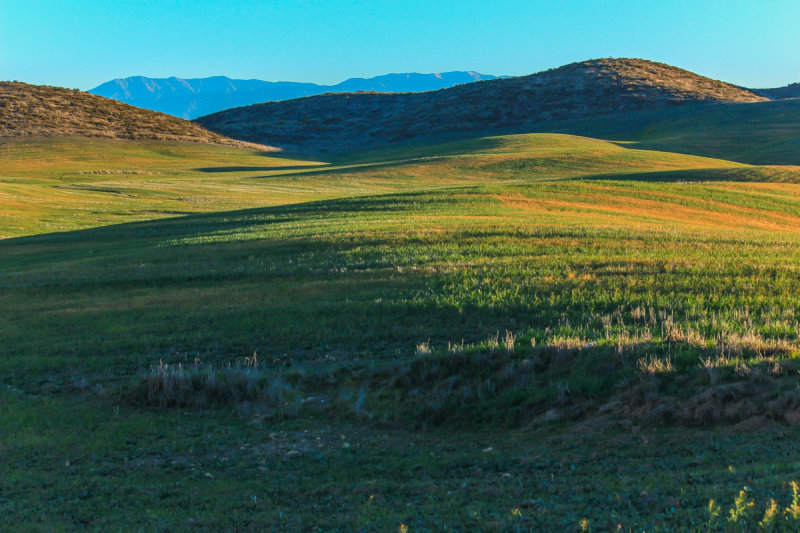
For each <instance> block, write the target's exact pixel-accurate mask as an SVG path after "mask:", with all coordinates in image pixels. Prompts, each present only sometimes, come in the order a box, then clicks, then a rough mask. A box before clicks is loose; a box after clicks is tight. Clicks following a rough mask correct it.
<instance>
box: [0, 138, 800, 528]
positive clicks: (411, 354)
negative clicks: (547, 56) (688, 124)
mask: <svg viewBox="0 0 800 533" xmlns="http://www.w3.org/2000/svg"><path fill="white" fill-rule="evenodd" d="M631 146H634V145H629V144H626V143H612V142H607V141H602V140H597V139H590V138H585V137H576V136H570V135H552V134H531V135H514V136H503V137H488V138H481V139H473V140H461V141H452V142H442V143H439V144H436V145H413V144H409V145H405V146H402V147H395V148H392V149H385V150H380V151H378V150H376V151H373V152H366V153H362V154H358V155H357V156H352V157H349V158H348V159H341V160H334V161H330V162H321V161H320V162H316V161H309V160H307V159H302V158H291V157H288V156H281V155H280V154H276V153H273V152H263V153H262V152H253V151H247V150H244V149H239V148H231V147H212V146H199V145H188V144H176V143H171V144H170V143H163V142H162V143H156V142H152V143H133V142H123V141H107V140H105V141H101V140H75V139H72V140H70V139H62V140H58V141H53V140H33V141H20V142H10V143H6V144H4V145H2V147H0V202H2V205H3V212H2V213H0V235H2V236H4V237H7V238H6V239H4V240H0V338H2V342H3V345H2V348H1V350H2V352H1V353H0V356H1V357H0V369H1V371H2V375H3V384H2V386H3V389H2V391H1V392H0V398H2V402H3V404H4V405H6V406H7V408H6V409H4V410H3V414H2V415H0V450H2V455H3V457H5V458H6V460H5V461H4V462H3V464H2V465H0V469H1V470H0V476H1V478H2V481H0V516H2V517H3V519H4V520H5V521H7V522H8V523H9V524H12V525H14V527H15V528H17V529H22V530H24V529H44V530H60V529H64V530H69V529H76V528H93V529H104V530H107V529H120V528H126V527H130V526H133V527H135V528H139V529H156V530H161V529H175V528H190V527H196V528H200V529H202V528H205V529H208V530H218V529H226V528H227V529H232V528H234V527H238V528H242V529H253V530H255V529H264V528H267V529H270V528H271V529H279V528H283V529H289V530H302V529H306V528H307V524H309V523H314V524H318V525H319V527H320V528H321V529H324V530H330V529H342V530H397V529H398V528H400V527H401V524H403V525H405V526H407V528H408V530H409V531H435V530H442V529H443V528H444V527H445V526H447V527H449V528H451V529H455V530H515V529H516V530H529V529H534V530H536V529H537V528H542V527H544V526H545V525H547V526H549V527H551V528H555V529H559V528H560V529H564V530H570V529H575V530H579V529H580V528H581V527H585V528H587V529H588V528H593V530H600V531H605V530H613V529H614V528H616V527H617V525H621V527H622V530H642V529H646V530H658V529H660V530H676V529H677V530H680V529H685V530H696V529H705V528H706V526H708V528H709V529H710V530H715V529H717V528H722V527H727V526H731V524H732V522H729V521H726V520H727V517H728V511H729V509H730V508H731V507H732V506H733V504H734V503H733V501H734V497H735V496H736V495H737V494H738V493H739V491H740V490H742V489H743V488H744V487H747V489H746V492H745V495H746V497H747V498H749V499H750V500H752V501H754V502H755V503H756V505H755V507H754V508H747V509H745V510H744V511H743V513H744V515H743V516H742V518H741V522H737V523H736V524H737V526H738V525H741V526H742V529H743V530H749V529H750V528H751V527H752V528H755V527H757V525H756V524H757V522H758V521H759V520H761V519H762V518H763V515H764V510H765V508H767V507H768V505H769V503H768V502H769V500H770V499H775V500H777V501H778V503H779V504H780V514H779V516H778V518H777V519H776V520H777V522H776V524H777V526H779V527H785V528H786V529H787V530H792V529H795V528H794V524H793V523H792V522H790V520H792V519H793V516H792V514H791V513H785V512H784V509H785V508H787V507H790V505H791V503H792V501H791V496H792V488H791V486H790V482H792V481H795V480H800V466H799V465H800V455H798V451H797V447H796V446H795V445H794V442H796V438H797V436H798V433H797V429H796V424H797V423H798V422H800V393H798V390H797V389H798V378H797V376H798V370H800V360H798V355H799V354H800V339H798V337H797V331H798V320H800V302H799V301H798V297H797V295H798V294H800V276H798V274H799V273H798V268H800V267H798V265H800V248H799V247H798V244H800V171H798V170H797V169H796V168H795V167H788V166H784V167H780V166H752V165H747V164H743V163H737V162H732V161H727V160H723V159H709V158H704V157H699V156H691V155H682V154H676V153H669V152H655V151H647V150H636V149H632V148H631ZM720 151H721V150H718V152H720ZM715 155H721V154H715ZM725 156H726V157H730V158H731V159H735V154H732V153H731V154H725ZM65 450H66V451H65ZM22 472H24V475H23V474H22ZM41 495H46V498H42V497H41ZM710 499H715V500H717V502H719V505H721V506H723V509H722V516H720V517H716V518H715V517H714V516H713V512H712V513H711V514H709V500H710ZM112 509H113V513H112V512H111V511H112ZM796 510H797V509H796ZM712 511H713V507H712ZM798 514H800V513H798ZM795 518H796V517H795ZM583 521H585V522H584V523H583V525H581V523H582V522H583Z"/></svg>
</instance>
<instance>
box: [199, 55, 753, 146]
mask: <svg viewBox="0 0 800 533" xmlns="http://www.w3.org/2000/svg"><path fill="white" fill-rule="evenodd" d="M763 100H766V98H764V97H762V96H758V95H756V94H753V93H752V92H750V91H747V90H745V89H742V88H739V87H736V86H734V85H731V84H728V83H724V82H720V81H716V80H712V79H709V78H706V77H703V76H699V75H697V74H694V73H692V72H689V71H686V70H682V69H679V68H676V67H672V66H669V65H665V64H662V63H655V62H652V61H646V60H642V59H595V60H591V61H584V62H581V63H573V64H570V65H566V66H563V67H560V68H557V69H552V70H548V71H545V72H540V73H537V74H532V75H529V76H522V77H515V78H503V79H495V80H490V81H483V82H477V83H470V84H465V85H459V86H456V87H452V88H449V89H442V90H439V91H433V92H424V93H404V94H384V93H367V94H364V93H347V94H325V95H319V96H312V97H306V98H300V99H295V100H289V101H284V102H267V103H262V104H256V105H252V106H247V107H242V108H235V109H229V110H226V111H221V112H219V113H214V114H212V115H208V116H204V117H201V118H199V119H197V123H199V124H201V125H203V126H205V127H207V128H209V129H210V130H212V131H216V132H219V133H221V134H224V135H228V136H231V137H234V138H239V139H244V140H248V141H251V142H261V143H269V144H274V145H279V146H283V147H285V148H288V149H291V150H297V151H304V152H321V153H341V152H346V151H350V150H356V149H361V148H366V147H370V146H376V145H380V144H384V143H389V142H394V141H401V140H406V139H412V138H415V137H421V136H429V135H436V134H450V133H459V132H485V131H492V130H501V129H508V128H518V127H521V126H524V125H532V124H537V123H541V122H548V121H554V120H564V119H575V118H584V117H592V116H599V115H607V114H614V113H620V112H629V111H635V110H644V109H659V108H666V107H672V106H676V105H679V104H685V103H698V102H704V103H705V102H758V101H763Z"/></svg>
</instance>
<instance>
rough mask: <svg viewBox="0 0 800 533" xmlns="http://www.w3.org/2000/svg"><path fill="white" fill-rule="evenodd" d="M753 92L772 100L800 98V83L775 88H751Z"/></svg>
mask: <svg viewBox="0 0 800 533" xmlns="http://www.w3.org/2000/svg"><path fill="white" fill-rule="evenodd" d="M750 91H751V92H753V93H755V94H757V95H759V96H764V97H766V98H769V99H770V100H783V99H785V98H800V83H790V84H789V85H786V86H785V87H775V88H773V89H750Z"/></svg>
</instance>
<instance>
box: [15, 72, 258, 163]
mask: <svg viewBox="0 0 800 533" xmlns="http://www.w3.org/2000/svg"><path fill="white" fill-rule="evenodd" d="M55 136H78V137H104V138H114V139H134V140H144V139H156V140H164V141H188V142H199V143H215V144H228V145H245V144H247V143H243V142H241V141H236V140H233V139H229V138H227V137H225V136H223V135H220V134H218V133H214V132H211V131H208V130H207V129H205V128H203V127H202V126H200V125H198V124H194V123H192V122H189V121H186V120H182V119H179V118H176V117H173V116H170V115H165V114H163V113H157V112H155V111H150V110H147V109H139V108H137V107H133V106H130V105H127V104H123V103H121V102H117V101H116V100H111V99H108V98H103V97H102V96H96V95H93V94H89V93H87V92H83V91H78V90H73V89H64V88H61V87H51V86H47V85H30V84H27V83H20V82H0V138H14V137H55ZM262 148H263V147H262Z"/></svg>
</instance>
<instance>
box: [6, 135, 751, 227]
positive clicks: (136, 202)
mask: <svg viewBox="0 0 800 533" xmlns="http://www.w3.org/2000/svg"><path fill="white" fill-rule="evenodd" d="M723 167H729V168H738V167H741V165H738V164H736V163H730V162H726V161H719V160H712V159H704V158H697V157H689V156H683V155H676V154H669V153H660V152H651V151H641V150H630V149H626V148H623V147H619V146H616V145H614V144H612V143H609V142H605V141H600V140H595V139H587V138H580V137H573V136H564V135H548V134H545V135H523V136H507V137H493V138H483V139H473V140H469V141H460V142H455V143H445V144H441V145H434V146H430V145H428V146H421V147H420V146H417V147H412V148H405V149H402V150H398V149H389V150H383V151H381V152H373V153H367V154H361V155H358V156H352V157H350V158H348V159H344V160H340V161H335V162H334V164H325V163H322V162H317V161H308V160H298V159H292V158H290V157H283V156H278V155H276V154H275V153H272V152H267V153H264V152H258V151H252V150H246V149H242V148H235V147H223V146H214V145H199V144H189V143H167V142H157V141H147V142H133V141H121V140H116V141H115V140H98V139H78V138H75V139H65V138H57V139H43V140H42V139H39V140H22V141H9V142H5V143H1V144H0V199H1V200H2V202H3V210H2V211H0V237H12V236H19V235H27V234H35V233H42V232H53V231H63V230H71V229H79V228H87V227H93V226H101V225H106V224H113V223H119V222H128V221H134V220H149V219H154V218H163V217H169V216H175V215H179V214H188V213H197V212H210V211H224V210H231V209H240V208H247V207H258V206H268V205H283V204H291V203H298V202H305V201H312V200H321V199H331V198H341V197H350V196H359V195H367V194H380V193H387V192H392V191H408V190H426V189H435V188H442V187H452V186H457V185H470V184H476V183H494V182H503V181H509V180H512V181H513V180H517V181H519V180H522V181H526V180H531V179H553V178H564V177H575V176H581V175H591V174H597V173H608V172H616V173H619V172H644V171H648V172H650V171H664V170H680V169H696V168H723Z"/></svg>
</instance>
